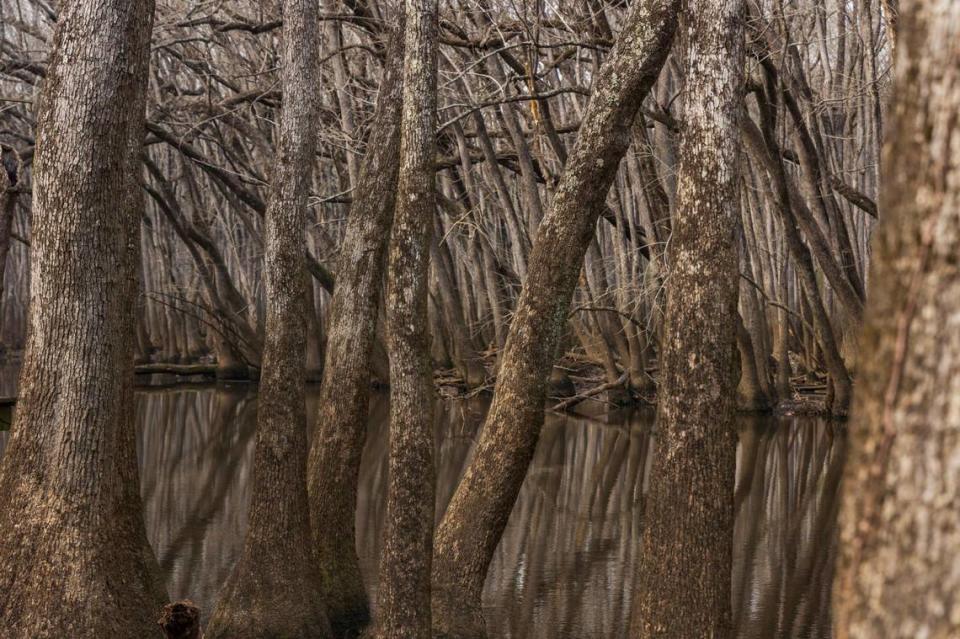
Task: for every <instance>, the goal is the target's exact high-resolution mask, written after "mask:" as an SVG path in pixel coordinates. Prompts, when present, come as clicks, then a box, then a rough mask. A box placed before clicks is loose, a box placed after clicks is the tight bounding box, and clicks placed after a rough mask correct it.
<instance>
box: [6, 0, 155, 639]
mask: <svg viewBox="0 0 960 639" xmlns="http://www.w3.org/2000/svg"><path fill="white" fill-rule="evenodd" d="M59 8H60V13H59V16H58V20H57V25H56V30H55V35H54V45H53V46H54V48H53V54H52V56H51V58H50V61H49V64H48V67H47V71H46V80H45V82H44V86H43V89H42V93H41V98H40V103H39V107H38V114H37V123H38V126H37V146H36V156H35V158H34V166H33V178H34V183H33V237H32V246H31V252H30V268H31V273H32V291H31V299H30V306H29V330H28V338H27V344H26V352H25V355H24V362H23V367H22V369H21V374H20V384H19V398H18V402H17V411H16V417H15V419H14V423H13V428H12V433H11V437H10V441H9V442H8V444H7V448H6V454H5V456H4V458H3V462H2V465H0V635H2V636H3V637H9V638H11V639H44V638H49V639H62V638H63V637H76V638H79V639H102V638H103V637H148V636H152V635H153V634H155V633H156V626H155V625H154V621H155V618H156V614H157V611H158V610H159V607H160V605H161V604H162V603H163V600H164V599H165V598H166V595H165V593H164V592H163V587H162V585H161V584H160V582H159V568H158V567H157V564H156V560H155V559H154V557H153V553H152V551H151V550H150V547H149V544H148V543H147V540H146V533H145V530H144V525H143V515H142V509H141V504H140V495H139V480H138V476H137V462H136V449H135V443H134V432H133V405H134V402H133V386H132V382H133V375H132V372H133V355H134V353H133V349H134V337H135V334H134V308H135V307H134V301H135V296H136V292H137V287H138V277H137V268H138V265H139V258H140V235H139V228H140V226H139V225H140V217H141V215H142V213H143V194H142V192H141V191H140V189H139V186H138V183H137V182H138V180H137V173H138V171H139V167H140V162H139V154H140V149H141V144H142V141H143V133H144V113H145V91H146V82H147V67H148V64H149V58H148V53H149V45H150V30H151V26H152V24H153V9H154V3H153V1H152V0H87V1H75V2H67V3H61V4H60V6H59Z"/></svg>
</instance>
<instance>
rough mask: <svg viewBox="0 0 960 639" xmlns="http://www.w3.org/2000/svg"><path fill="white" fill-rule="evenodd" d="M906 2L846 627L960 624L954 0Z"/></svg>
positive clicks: (839, 618)
mask: <svg viewBox="0 0 960 639" xmlns="http://www.w3.org/2000/svg"><path fill="white" fill-rule="evenodd" d="M900 8H901V13H900V16H899V20H900V22H899V29H898V32H897V55H896V62H895V67H896V77H895V90H894V91H893V94H892V95H893V96H894V97H893V105H892V108H891V110H890V114H891V124H890V127H889V133H888V139H887V142H886V147H885V149H884V154H883V185H884V187H883V189H882V192H881V197H882V205H881V207H880V208H881V211H882V212H883V218H882V221H881V223H880V226H879V227H878V229H877V231H876V234H875V237H874V241H873V267H872V273H871V277H870V283H871V288H870V291H869V296H868V302H867V312H866V323H865V326H864V332H863V340H862V344H861V349H860V353H861V367H860V376H859V378H858V380H859V385H858V388H857V392H856V401H855V406H854V411H853V421H852V423H851V426H850V430H851V442H850V445H851V452H850V458H849V461H848V465H847V470H846V477H845V479H844V488H843V490H844V501H843V507H842V515H841V548H842V559H841V562H840V567H839V570H838V573H837V581H836V586H835V591H834V601H835V611H836V617H835V618H836V636H837V637H838V639H847V638H860V637H863V638H868V637H869V638H873V637H891V638H899V637H904V638H906V637H929V638H930V639H945V638H947V637H957V636H960V616H958V614H957V606H956V595H957V592H958V591H960V573H958V572H957V569H956V566H957V553H958V552H960V528H958V526H957V509H958V507H960V473H958V472H957V468H958V466H960V271H958V269H957V255H958V254H960V128H958V122H960V73H958V69H960V46H958V44H957V43H958V42H960V4H958V3H956V2H954V1H952V0H909V1H906V0H905V1H904V2H902V3H901V7H900Z"/></svg>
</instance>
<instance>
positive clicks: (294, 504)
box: [206, 0, 331, 639]
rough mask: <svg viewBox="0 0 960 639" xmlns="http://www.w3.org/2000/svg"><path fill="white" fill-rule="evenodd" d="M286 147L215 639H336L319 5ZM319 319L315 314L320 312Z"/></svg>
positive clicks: (289, 47) (285, 54)
mask: <svg viewBox="0 0 960 639" xmlns="http://www.w3.org/2000/svg"><path fill="white" fill-rule="evenodd" d="M282 13H283V33H282V42H281V54H280V57H281V63H282V67H281V71H280V77H281V84H282V87H283V107H282V111H281V115H280V141H279V144H278V147H277V161H276V168H275V172H274V176H273V183H272V185H271V194H270V203H269V204H268V206H267V211H266V215H265V218H266V219H265V223H266V231H265V234H266V255H265V262H266V264H265V268H264V275H265V280H266V281H265V298H266V318H265V320H266V321H265V325H266V340H265V345H264V352H263V366H262V368H261V374H260V395H259V400H258V407H257V445H256V451H255V453H254V462H253V463H254V467H253V495H252V497H251V503H250V515H249V522H248V524H247V534H246V538H245V539H244V545H243V550H242V551H241V553H240V558H239V559H238V561H237V564H236V566H235V567H234V569H233V572H232V573H231V575H230V577H229V578H228V580H227V583H226V585H225V586H224V589H223V592H222V593H221V595H220V600H219V603H218V604H217V608H216V610H214V613H213V615H212V617H211V619H210V624H209V627H208V628H207V633H206V636H207V638H208V639H217V638H222V639H247V638H249V639H254V638H256V639H270V638H274V637H275V638H276V639H316V638H318V637H329V636H331V631H330V625H329V621H328V620H327V614H326V608H325V606H324V603H323V596H322V593H321V588H320V583H321V582H320V567H319V564H318V563H317V556H316V553H315V552H314V550H313V547H312V544H311V543H310V542H311V534H310V515H309V508H308V506H307V486H306V471H307V431H306V405H305V398H304V385H305V364H306V345H307V336H306V311H307V309H306V304H305V302H306V299H307V290H306V287H307V280H306V268H305V267H306V263H305V259H304V256H305V252H304V246H305V235H304V231H305V226H306V207H307V194H308V188H309V186H310V180H311V174H312V172H313V163H314V153H315V151H316V147H317V129H316V122H317V119H318V117H319V102H318V98H317V92H318V89H319V83H318V74H319V71H318V68H317V67H318V66H319V60H318V58H319V16H318V13H319V9H318V5H317V0H284V1H283V5H282ZM311 312H312V309H311Z"/></svg>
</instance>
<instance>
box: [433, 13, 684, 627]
mask: <svg viewBox="0 0 960 639" xmlns="http://www.w3.org/2000/svg"><path fill="white" fill-rule="evenodd" d="M678 5H679V2H678V1H677V0H649V1H644V2H637V3H635V4H634V6H633V7H632V8H631V9H630V13H629V16H628V18H627V20H626V22H625V24H624V26H623V30H622V32H621V34H620V36H619V38H618V39H617V43H616V46H615V47H614V50H613V52H612V54H611V56H610V58H609V60H608V61H607V63H606V64H604V65H603V67H602V69H601V71H600V74H599V76H598V77H597V79H596V84H595V87H594V90H593V93H592V95H591V98H590V103H589V105H588V107H587V111H586V113H585V115H584V118H583V122H582V124H581V127H580V133H579V135H578V137H577V143H576V145H575V146H574V148H573V150H572V151H571V153H570V157H569V158H568V160H567V163H566V166H565V168H564V172H563V176H562V177H561V179H560V184H559V185H558V188H557V192H556V195H555V196H554V200H553V205H552V207H551V209H550V211H549V212H548V213H547V215H546V216H545V217H544V219H543V221H542V222H541V223H540V226H539V229H538V232H537V239H536V242H535V243H534V247H533V252H532V254H531V256H530V261H529V264H528V275H527V279H526V281H525V283H524V288H523V291H522V293H521V295H520V299H519V300H518V302H517V309H516V313H515V315H514V319H513V322H512V323H511V326H510V332H509V335H508V337H507V343H506V346H505V348H504V353H503V355H502V358H501V365H500V371H499V374H498V376H497V383H496V389H495V391H494V393H495V394H494V399H493V404H492V405H491V407H490V411H489V414H488V416H487V419H486V421H485V423H484V426H483V429H482V432H481V434H480V436H479V439H478V441H477V444H476V449H475V453H474V457H473V460H472V461H471V463H470V466H469V467H468V468H467V470H466V473H465V475H464V477H463V480H462V481H461V483H460V485H459V487H458V488H457V491H456V493H455V494H454V496H453V498H452V500H451V503H450V506H449V508H448V510H447V512H446V515H445V516H444V518H443V521H442V522H441V524H440V526H439V528H438V530H437V537H436V548H435V554H434V571H433V576H434V588H435V591H434V597H433V600H434V604H433V614H434V630H435V632H436V633H437V634H439V635H440V636H450V637H480V636H483V635H484V634H485V629H484V624H483V619H482V615H481V612H480V595H481V591H482V588H483V582H484V579H485V577H486V573H487V568H488V566H489V564H490V560H491V558H492V556H493V552H494V550H495V549H496V547H497V543H498V542H499V540H500V536H501V534H502V532H503V528H504V526H505V525H506V522H507V518H508V517H509V515H510V511H511V509H512V507H513V504H514V502H515V500H516V497H517V493H518V491H519V489H520V485H521V483H522V482H523V478H524V475H525V474H526V471H527V466H528V465H529V463H530V459H531V457H532V456H533V451H534V449H535V447H536V444H537V439H538V437H539V434H540V428H541V426H542V424H543V407H544V399H545V390H546V382H547V377H548V375H549V374H550V370H551V368H552V366H553V361H554V358H555V356H556V345H557V341H558V340H559V338H560V335H561V333H562V331H563V329H564V326H565V325H566V320H567V314H568V309H569V306H570V300H571V297H572V295H573V290H574V287H575V286H576V283H577V279H578V275H579V273H580V268H581V265H582V264H583V258H584V254H585V252H586V250H587V247H588V245H589V243H590V240H591V238H592V237H593V234H594V229H595V226H596V222H597V219H598V217H599V215H600V212H601V209H602V208H603V207H604V200H605V198H606V196H607V192H608V191H609V189H610V184H611V183H612V181H613V178H614V176H615V174H616V171H617V167H618V166H619V163H620V159H621V158H622V157H623V154H624V153H625V152H626V149H627V146H628V144H629V141H630V127H631V125H632V123H633V118H634V116H635V115H636V113H637V111H638V109H639V108H640V104H641V102H642V101H643V99H644V97H645V96H646V95H647V93H648V92H649V90H650V88H651V86H652V85H653V83H654V81H655V80H656V78H657V76H658V75H659V72H660V68H661V67H662V66H663V62H664V60H665V59H666V57H667V53H668V52H669V49H670V44H671V42H672V40H673V34H674V31H675V29H676V15H677V9H678Z"/></svg>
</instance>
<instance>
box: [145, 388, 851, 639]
mask: <svg viewBox="0 0 960 639" xmlns="http://www.w3.org/2000/svg"><path fill="white" fill-rule="evenodd" d="M253 400H254V396H253V395H252V394H250V393H247V392H246V391H243V390H241V391H229V390H223V389H217V390H202V391H195V390H188V391H182V390H178V391H168V392H162V393H150V394H140V395H138V420H139V423H140V426H141V427H140V438H139V444H140V450H141V452H140V459H141V468H142V482H143V486H142V487H143V494H144V502H145V509H146V521H147V530H148V534H149V535H150V539H151V541H152V542H153V544H154V546H155V549H156V551H157V555H158V558H159V560H160V563H161V566H162V567H163V569H164V570H165V571H166V574H167V575H168V588H169V590H170V594H171V596H173V597H181V596H189V597H191V598H193V599H194V600H196V601H198V602H199V603H201V604H202V605H203V607H204V609H205V610H207V611H209V610H210V609H211V607H212V605H213V603H214V599H215V596H216V592H217V590H218V589H219V587H220V584H221V583H222V581H223V580H224V579H225V578H226V576H227V575H228V574H229V571H230V568H231V564H232V562H233V560H234V559H235V558H236V556H237V553H238V552H239V549H240V544H241V543H242V540H243V529H242V528H243V525H244V522H245V519H246V509H247V498H248V489H247V487H248V482H249V479H250V477H249V473H250V470H251V468H250V464H251V462H252V451H253V441H254V438H253V434H254V427H255V415H254V413H255V402H254V401H253ZM386 400H387V398H386V396H385V395H377V396H375V397H374V399H373V404H372V406H371V417H370V425H369V427H368V441H367V444H366V448H365V450H364V458H363V465H362V468H361V471H360V491H359V498H358V504H357V543H358V545H359V553H360V558H361V565H362V568H363V570H364V575H365V578H366V579H367V581H368V585H372V584H371V583H370V582H371V581H372V580H373V579H375V577H376V574H377V557H378V554H379V545H380V539H379V535H380V530H381V526H382V523H383V517H384V514H385V511H386V485H387V445H388V424H387V422H388V419H387V417H388V410H387V401H386ZM314 401H315V400H313V399H312V400H311V401H310V402H309V403H308V408H309V412H310V413H311V414H313V413H314V412H315V409H316V406H315V403H314ZM484 410H485V404H484V403H483V401H481V400H470V401H453V402H444V403H441V404H440V405H439V406H438V410H437V416H436V419H437V464H438V468H437V502H438V503H437V506H438V509H437V517H438V518H439V517H440V516H442V514H443V510H444V509H445V508H446V504H447V502H448V501H449V499H450V497H451V495H452V494H453V490H454V487H455V484H456V482H457V480H458V479H459V478H460V475H461V473H462V472H463V470H464V468H465V466H466V463H467V461H468V457H469V454H470V447H471V445H472V443H473V438H474V436H475V431H476V428H477V427H478V425H479V424H480V422H481V420H482V418H483V413H484ZM651 423H652V416H651V415H650V414H649V413H642V414H641V413H635V414H633V415H630V416H623V415H621V416H618V417H614V418H610V419H605V420H602V419H597V420H590V419H584V418H579V417H578V418H574V417H564V416H559V415H553V414H548V416H547V421H546V424H545V426H544V429H543V435H542V437H541V440H540V445H539V447H538V448H537V452H536V455H535V457H534V459H533V463H532V464H531V467H530V471H529V473H528V475H527V479H526V481H525V483H524V486H523V489H522V491H521V493H520V497H519V499H518V500H517V503H516V506H515V507H514V511H513V514H512V516H511V519H510V523H509V525H508V526H507V529H506V531H505V533H504V537H503V540H502V542H501V544H500V546H499V548H498V549H497V553H496V556H495V557H494V560H493V565H492V566H491V569H490V574H489V578H488V581H487V587H486V591H485V593H484V607H485V612H486V615H487V620H488V624H489V626H490V630H491V633H492V636H494V637H518V638H519V637H530V638H531V639H533V638H537V637H551V638H560V637H610V638H615V637H617V638H619V637H623V636H624V635H625V632H626V630H625V629H626V627H627V619H628V616H629V612H630V594H631V592H632V588H633V569H634V558H635V556H634V555H635V553H634V549H635V547H636V546H637V543H638V540H639V531H640V525H641V523H642V522H641V513H642V504H643V501H642V500H643V489H644V481H645V476H646V472H647V468H648V461H649V456H650V455H651V454H652V447H651V441H650V438H649V436H648V433H649V426H650V424H651ZM843 448H844V446H843V440H842V438H841V437H840V436H836V435H834V431H833V429H832V427H830V426H829V425H826V424H824V423H822V422H819V421H817V420H813V419H795V420H781V421H776V422H772V421H771V420H769V419H759V418H752V419H744V421H743V423H742V428H741V447H740V453H739V462H740V463H739V469H738V478H737V496H736V503H737V524H736V530H735V539H736V548H735V567H734V574H733V586H734V589H733V593H734V618H735V622H736V624H737V629H738V633H737V634H738V636H739V637H743V638H745V639H753V638H760V637H763V638H766V637H809V638H819V637H826V636H828V634H827V633H828V628H829V596H830V593H829V584H830V576H831V575H830V572H831V569H832V563H833V555H834V551H835V545H834V540H833V534H832V530H833V522H834V519H835V516H836V506H837V500H836V496H837V484H838V481H839V476H840V469H841V464H842V462H843V452H844V451H843ZM683 494H684V493H683V487H682V486H678V487H677V496H678V498H681V499H682V498H683Z"/></svg>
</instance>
